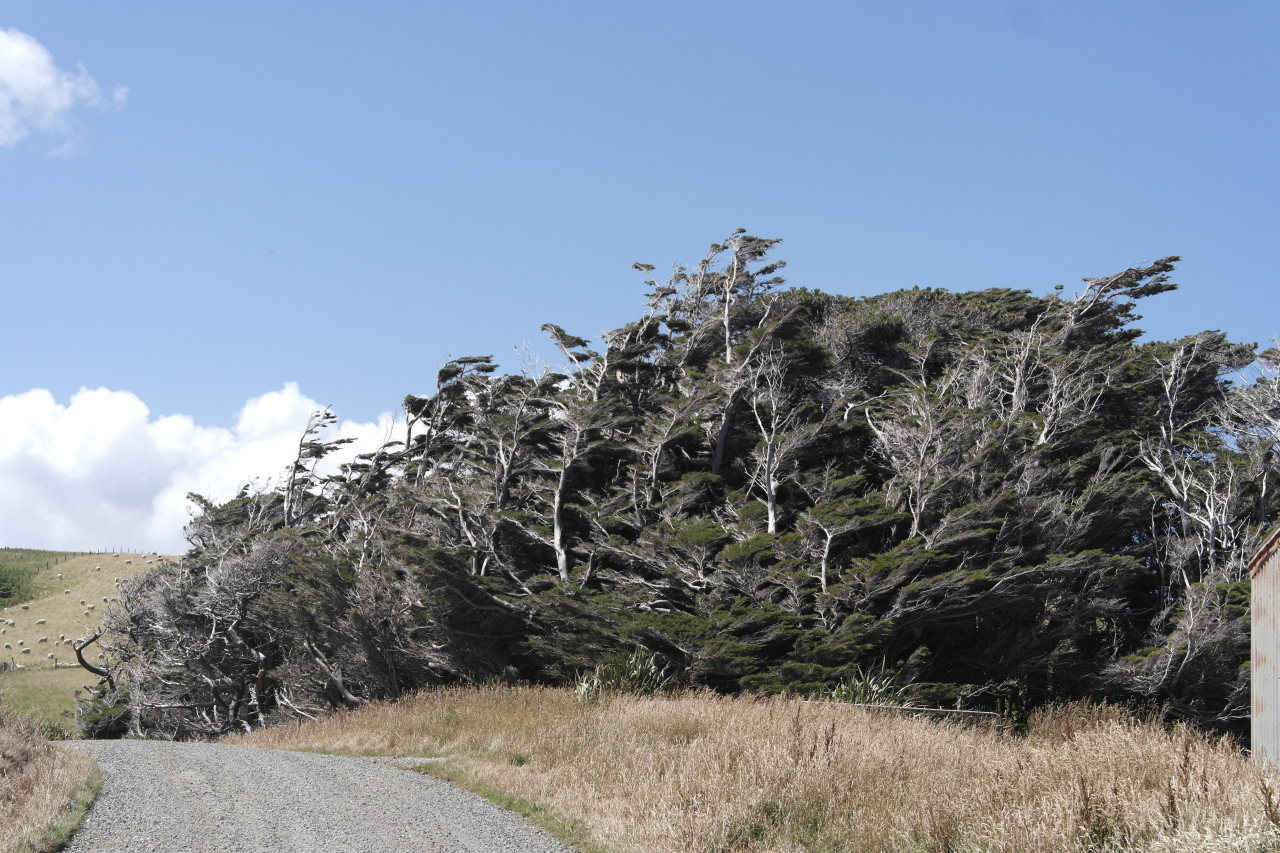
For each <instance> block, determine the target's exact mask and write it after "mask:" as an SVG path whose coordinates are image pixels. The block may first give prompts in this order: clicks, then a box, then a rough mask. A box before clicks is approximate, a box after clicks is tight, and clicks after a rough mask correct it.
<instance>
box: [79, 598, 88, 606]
mask: <svg viewBox="0 0 1280 853" xmlns="http://www.w3.org/2000/svg"><path fill="white" fill-rule="evenodd" d="M88 603H89V602H87V601H85V600H84V599H83V598H82V599H80V606H81V607H84V606H85V605H86V604H88Z"/></svg>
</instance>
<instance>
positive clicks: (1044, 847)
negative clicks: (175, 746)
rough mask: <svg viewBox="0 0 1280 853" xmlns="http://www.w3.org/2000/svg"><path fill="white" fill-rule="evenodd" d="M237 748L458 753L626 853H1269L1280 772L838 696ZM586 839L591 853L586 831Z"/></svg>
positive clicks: (533, 812)
mask: <svg viewBox="0 0 1280 853" xmlns="http://www.w3.org/2000/svg"><path fill="white" fill-rule="evenodd" d="M227 740H228V741H230V742H233V743H242V744H248V745H254V746H267V747H277V748H286V749H307V750H316V751H322V752H342V753H348V754H357V755H359V754H383V755H395V756H443V757H444V758H445V760H444V761H443V762H438V763H432V764H428V765H427V766H426V767H425V768H424V770H425V772H432V773H436V774H440V775H444V776H446V777H447V778H451V779H453V780H455V781H458V782H461V783H462V784H464V785H466V786H468V787H471V788H472V789H473V790H477V791H478V792H480V793H483V794H485V795H487V796H491V797H493V796H494V795H495V792H497V793H498V794H499V796H497V797H496V798H497V799H499V800H500V801H503V802H506V803H508V804H511V805H514V806H516V807H518V808H520V810H521V811H524V812H526V813H528V814H529V815H530V816H531V817H533V818H534V819H538V818H539V817H544V818H545V817H546V816H547V815H554V816H555V818H556V819H557V820H555V821H552V824H553V825H555V824H556V823H558V824H559V826H560V827H565V826H567V827H570V828H572V829H576V831H577V833H578V835H577V836H576V837H575V842H576V843H578V844H579V846H580V847H581V848H582V849H595V850H610V851H617V853H629V851H635V853H642V852H643V853H688V851H694V850H698V851H706V853H713V851H714V853H729V851H756V853H764V851H771V853H800V851H812V853H834V851H842V850H857V851H862V853H903V851H914V853H943V851H951V853H960V851H979V850H980V851H984V853H1102V852H1103V851H1110V853H1138V851H1143V853H1156V851H1160V853H1207V851H1216V852H1217V853H1226V851H1239V853H1260V851H1264V850H1275V849H1277V845H1278V844H1280V799H1278V798H1277V794H1276V792H1277V790H1280V780H1277V779H1276V778H1275V777H1274V775H1272V774H1269V773H1267V772H1264V771H1263V770H1262V769H1261V768H1260V767H1258V766H1257V765H1256V764H1254V763H1252V762H1250V761H1249V759H1248V757H1247V756H1245V755H1242V754H1241V752H1240V750H1239V749H1238V748H1237V746H1236V745H1235V744H1233V743H1232V742H1231V741H1229V740H1227V739H1215V738H1213V737H1210V736H1208V735H1206V734H1204V733H1203V732H1200V731H1197V730H1195V729H1193V728H1192V727H1190V726H1188V725H1186V724H1177V725H1173V726H1166V725H1162V724H1160V723H1159V722H1156V721H1154V720H1151V719H1140V718H1137V717H1135V716H1133V715H1132V714H1130V713H1129V712H1127V711H1124V710H1122V709H1119V708H1115V707H1110V706H1097V705H1088V704H1078V705H1072V706H1066V707H1056V708H1046V709H1043V710H1042V711H1040V712H1037V713H1036V714H1035V715H1034V716H1033V717H1032V719H1031V723H1030V726H1029V730H1028V731H1027V733H1026V734H1025V735H1023V734H1013V733H1009V732H1004V731H1000V730H998V729H996V728H992V727H988V726H971V725H957V724H955V723H952V722H939V721H937V720H930V719H922V718H915V717H909V716H905V715H902V714H899V713H892V712H886V711H882V710H881V711H878V710H873V709H867V708H859V707H854V706H850V705H845V704H840V703H833V702H806V701H801V700H796V699H786V698H781V697H772V698H749V697H737V698H730V697H725V696H717V695H714V694H710V693H687V694H675V695H671V696H654V697H638V696H606V697H604V698H603V699H602V700H601V701H597V702H584V701H580V700H579V699H577V698H576V697H575V695H574V692H573V691H571V690H565V689H543V688H506V687H481V688H474V687H472V688H459V689H447V690H431V691H424V692H422V693H419V694H416V695H414V696H412V697H409V698H407V699H403V700H401V701H400V702H398V703H395V704H390V703H371V704H369V705H367V706H365V707H362V708H360V709H359V710H356V711H352V712H347V713H338V714H334V715H331V716H328V717H325V718H322V719H319V720H316V721H314V722H301V723H300V724H288V725H281V726H275V727H271V728H267V729H263V730H260V731H256V732H254V733H252V734H250V735H247V736H236V737H231V738H227ZM584 838H585V840H586V843H582V839H584Z"/></svg>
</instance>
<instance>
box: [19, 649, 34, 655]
mask: <svg viewBox="0 0 1280 853" xmlns="http://www.w3.org/2000/svg"><path fill="white" fill-rule="evenodd" d="M18 654H20V655H29V654H31V649H22V650H21V651H19V652H18Z"/></svg>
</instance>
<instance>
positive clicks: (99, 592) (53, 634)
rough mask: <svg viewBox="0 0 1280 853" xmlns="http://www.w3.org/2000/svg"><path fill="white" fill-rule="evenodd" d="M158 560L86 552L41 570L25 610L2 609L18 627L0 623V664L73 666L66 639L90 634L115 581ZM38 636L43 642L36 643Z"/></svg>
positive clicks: (0, 612)
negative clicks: (56, 664)
mask: <svg viewBox="0 0 1280 853" xmlns="http://www.w3.org/2000/svg"><path fill="white" fill-rule="evenodd" d="M161 559H164V558H162V557H155V556H151V555H147V554H118V555H113V554H88V555H86V556H83V557H73V558H72V559H70V560H68V561H67V562H65V563H59V564H58V565H56V566H53V567H51V568H49V569H45V570H43V571H41V572H40V573H39V574H37V575H36V576H35V578H34V579H33V582H32V583H33V585H34V587H35V590H36V595H37V597H36V598H34V599H32V600H31V601H28V602H26V607H25V609H24V608H23V606H21V605H11V606H9V607H5V608H0V619H4V620H12V621H13V622H15V623H16V624H14V625H8V624H0V629H2V630H3V631H4V633H3V634H0V652H3V654H2V655H0V660H3V661H5V662H7V663H10V664H20V665H22V666H25V667H27V668H28V669H40V668H53V666H54V664H55V663H58V664H63V665H66V664H74V663H75V662H76V656H75V652H74V651H73V650H72V648H71V643H70V641H71V640H74V639H76V638H77V637H84V636H89V635H92V633H93V629H94V628H95V627H96V626H97V625H98V624H99V623H100V622H101V614H102V610H103V608H105V607H106V605H107V602H104V601H103V599H104V598H111V597H112V596H114V595H115V594H116V586H115V579H116V578H120V577H128V576H130V575H134V574H138V573H139V572H142V571H144V570H145V569H149V568H151V567H152V566H154V565H155V564H156V562H158V561H159V560H161ZM149 561H150V562H149ZM98 567H101V568H98ZM59 575H61V577H59ZM68 590H69V592H68ZM81 601H83V602H84V604H81V603H80V602H81ZM91 608H92V609H91ZM86 613H87V614H88V615H87V616H86V615H85V614H86ZM42 619H43V620H44V622H43V623H41V624H37V623H38V622H39V620H42ZM41 637H44V638H45V642H43V643H42V642H40V638H41ZM63 637H65V638H66V639H65V640H64V639H62V638H63ZM20 643H21V644H20ZM6 644H7V646H6ZM22 649H31V651H30V652H27V653H23V652H22ZM49 655H53V658H50V657H49ZM94 656H95V657H96V652H95V654H94Z"/></svg>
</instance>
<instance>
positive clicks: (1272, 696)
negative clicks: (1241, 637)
mask: <svg viewBox="0 0 1280 853" xmlns="http://www.w3.org/2000/svg"><path fill="white" fill-rule="evenodd" d="M1249 576H1250V578H1251V580H1252V584H1251V588H1252V602H1251V603H1252V612H1251V615H1250V637H1251V645H1252V657H1253V667H1252V681H1251V691H1252V695H1251V697H1250V698H1251V703H1252V720H1251V725H1250V729H1251V734H1252V740H1253V754H1254V757H1256V758H1258V759H1259V760H1262V761H1266V762H1269V763H1271V765H1272V766H1274V767H1277V768H1280V530H1276V531H1275V532H1274V533H1272V534H1271V536H1270V537H1269V538H1268V539H1267V541H1266V543H1265V544H1264V545H1263V546H1262V547H1261V548H1260V549H1258V553H1257V554H1255V555H1254V557H1253V560H1252V561H1251V562H1250V563H1249Z"/></svg>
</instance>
